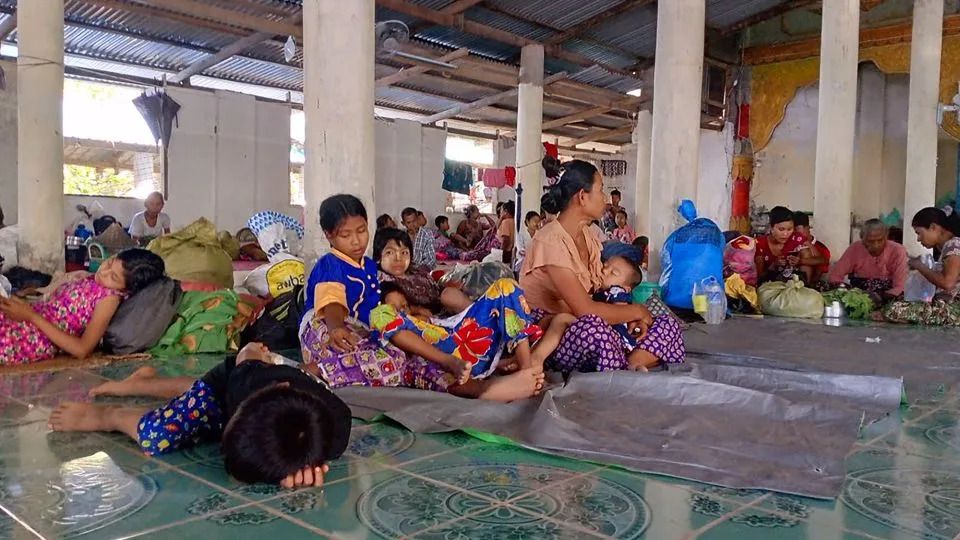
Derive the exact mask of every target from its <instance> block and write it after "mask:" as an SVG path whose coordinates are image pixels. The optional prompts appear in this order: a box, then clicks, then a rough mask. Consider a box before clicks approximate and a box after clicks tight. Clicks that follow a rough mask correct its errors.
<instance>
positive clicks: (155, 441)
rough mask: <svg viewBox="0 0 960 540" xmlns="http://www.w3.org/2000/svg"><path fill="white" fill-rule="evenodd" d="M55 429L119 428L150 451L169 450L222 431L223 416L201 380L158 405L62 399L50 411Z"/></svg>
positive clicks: (90, 429)
mask: <svg viewBox="0 0 960 540" xmlns="http://www.w3.org/2000/svg"><path fill="white" fill-rule="evenodd" d="M50 428H51V429H53V430H54V431H120V432H122V433H125V434H127V435H128V436H129V437H130V438H132V439H133V440H135V441H137V443H138V445H139V446H140V449H141V450H143V451H144V452H145V453H147V454H149V455H157V454H164V453H167V452H171V451H173V450H176V449H178V448H181V447H183V446H184V445H186V444H190V443H192V442H193V441H194V440H195V439H198V438H200V437H201V436H202V435H204V434H205V433H213V432H221V431H222V430H223V416H222V413H221V411H220V406H219V404H218V403H217V402H216V400H215V399H214V398H213V394H212V393H211V391H210V388H209V387H208V386H207V384H206V383H205V382H203V381H202V380H198V381H195V382H194V384H193V385H192V386H191V387H190V388H189V389H188V390H187V391H186V392H184V393H183V394H182V395H180V396H179V397H177V398H176V399H174V400H172V401H171V402H170V403H167V404H166V405H164V406H162V407H160V408H157V409H153V410H150V409H147V408H135V407H116V406H104V405H97V404H84V403H64V404H63V405H60V406H59V407H57V408H56V409H55V410H54V411H53V413H52V414H51V415H50Z"/></svg>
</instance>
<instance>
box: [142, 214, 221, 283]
mask: <svg viewBox="0 0 960 540" xmlns="http://www.w3.org/2000/svg"><path fill="white" fill-rule="evenodd" d="M147 249H149V250H150V251H152V252H154V253H156V254H157V255H159V256H160V257H162V258H163V262H164V263H165V264H166V267H167V275H168V276H170V277H171V278H173V279H176V280H179V281H180V282H181V284H182V285H181V286H182V287H183V288H184V289H185V290H206V291H211V290H216V289H231V288H233V258H234V257H235V256H237V255H238V254H239V251H240V245H239V244H238V243H237V241H236V240H234V239H233V237H232V236H230V234H229V233H226V234H224V235H220V234H218V233H217V228H216V227H215V226H214V225H213V223H210V222H209V221H207V220H206V219H205V218H200V219H198V220H197V221H195V222H193V223H191V224H190V225H188V226H186V227H185V228H183V229H181V230H179V231H177V232H175V233H173V234H168V235H165V236H161V237H160V238H157V239H155V240H153V241H152V242H150V245H149V246H147Z"/></svg>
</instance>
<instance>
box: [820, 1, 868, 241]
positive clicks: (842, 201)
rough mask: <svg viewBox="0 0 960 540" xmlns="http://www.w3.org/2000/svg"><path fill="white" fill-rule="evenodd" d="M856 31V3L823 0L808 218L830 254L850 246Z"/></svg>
mask: <svg viewBox="0 0 960 540" xmlns="http://www.w3.org/2000/svg"><path fill="white" fill-rule="evenodd" d="M859 30H860V2H859V1H858V0H831V1H830V2H824V4H823V30H822V31H821V36H820V51H821V53H820V92H819V94H820V95H819V100H818V103H819V105H818V109H817V158H816V160H817V161H816V165H815V167H814V187H813V219H814V227H815V228H816V231H817V237H818V238H819V239H820V240H821V241H822V242H823V243H824V244H826V245H827V246H828V247H829V248H830V251H831V252H834V253H843V252H844V251H845V250H846V249H847V247H848V246H849V245H850V214H851V209H852V200H851V199H852V197H853V142H854V135H855V133H856V131H855V130H856V119H857V55H858V53H859V46H860V39H859Z"/></svg>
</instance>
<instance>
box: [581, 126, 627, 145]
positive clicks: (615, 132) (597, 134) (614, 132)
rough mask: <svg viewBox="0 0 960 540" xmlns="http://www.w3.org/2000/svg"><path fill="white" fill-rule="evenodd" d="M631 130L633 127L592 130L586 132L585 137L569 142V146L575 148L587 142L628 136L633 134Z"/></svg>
mask: <svg viewBox="0 0 960 540" xmlns="http://www.w3.org/2000/svg"><path fill="white" fill-rule="evenodd" d="M633 129H634V126H633V125H629V126H623V127H619V128H615V129H594V130H591V131H589V132H587V134H586V135H584V136H582V137H580V138H578V139H574V140H572V141H570V146H577V145H580V144H584V143H588V142H596V141H605V140H608V139H612V138H613V137H619V136H621V135H629V134H631V133H633Z"/></svg>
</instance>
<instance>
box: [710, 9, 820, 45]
mask: <svg viewBox="0 0 960 540" xmlns="http://www.w3.org/2000/svg"><path fill="white" fill-rule="evenodd" d="M821 3H822V0H789V1H787V2H784V3H782V4H779V5H776V6H773V7H772V8H769V9H765V10H763V11H761V12H759V13H757V14H755V15H751V16H749V17H747V18H746V19H743V20H741V21H739V22H737V23H735V24H731V25H730V26H727V27H725V28H721V29H719V37H726V36H729V35H731V34H734V33H736V32H739V31H740V30H743V29H744V28H748V27H750V26H753V25H755V24H759V23H762V22H763V21H767V20H770V19H773V18H775V17H779V16H780V15H783V14H784V13H788V12H790V11H793V10H795V9H801V8H807V7H812V6H813V5H819V4H821Z"/></svg>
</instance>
